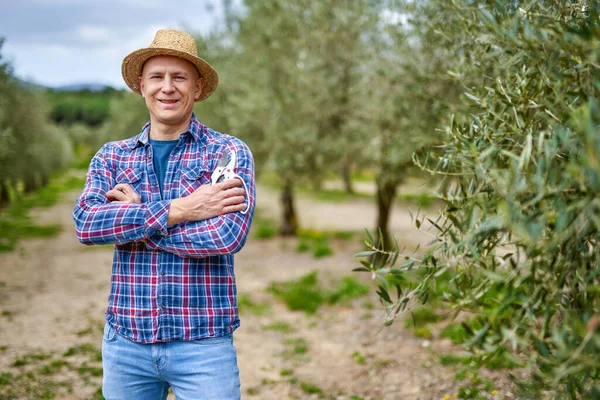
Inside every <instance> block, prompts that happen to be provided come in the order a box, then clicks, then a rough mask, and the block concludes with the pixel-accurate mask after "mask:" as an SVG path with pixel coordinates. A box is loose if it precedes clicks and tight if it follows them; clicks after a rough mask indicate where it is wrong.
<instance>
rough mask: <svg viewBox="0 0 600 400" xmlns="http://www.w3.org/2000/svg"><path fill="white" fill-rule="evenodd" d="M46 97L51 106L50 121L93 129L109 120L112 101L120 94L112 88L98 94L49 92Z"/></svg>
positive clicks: (81, 91)
mask: <svg viewBox="0 0 600 400" xmlns="http://www.w3.org/2000/svg"><path fill="white" fill-rule="evenodd" d="M46 95H47V96H46V97H47V98H48V102H49V104H50V119H51V120H52V121H53V122H54V123H57V124H64V125H71V124H74V123H80V124H84V125H87V126H91V127H93V126H98V125H101V124H102V123H103V122H105V121H106V120H107V119H108V118H109V116H110V102H111V99H112V98H114V97H115V96H116V95H118V92H117V91H116V90H115V89H112V88H106V89H104V90H102V91H98V92H93V91H90V90H80V91H54V90H49V91H48V92H47V94H46Z"/></svg>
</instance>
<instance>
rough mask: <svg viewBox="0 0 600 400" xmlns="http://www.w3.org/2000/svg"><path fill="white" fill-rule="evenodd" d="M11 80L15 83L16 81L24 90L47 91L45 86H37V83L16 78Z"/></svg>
mask: <svg viewBox="0 0 600 400" xmlns="http://www.w3.org/2000/svg"><path fill="white" fill-rule="evenodd" d="M13 79H14V80H15V81H17V83H18V84H19V85H20V86H21V87H24V88H26V89H34V90H46V89H48V87H46V86H43V85H38V84H37V83H33V82H29V81H26V80H23V79H20V78H17V77H16V76H13Z"/></svg>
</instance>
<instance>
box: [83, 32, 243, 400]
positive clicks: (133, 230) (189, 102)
mask: <svg viewBox="0 0 600 400" xmlns="http://www.w3.org/2000/svg"><path fill="white" fill-rule="evenodd" d="M122 72H123V78H124V80H125V82H126V83H127V85H128V86H129V87H130V88H131V89H132V90H133V91H134V92H137V93H139V94H141V95H142V96H143V97H144V99H145V102H146V106H147V108H148V111H149V113H150V121H149V122H148V123H147V124H146V125H145V126H144V127H143V129H142V131H141V133H139V134H138V135H137V136H134V137H132V138H130V139H126V140H121V141H117V142H111V143H107V144H105V145H104V146H103V147H102V149H100V150H99V151H98V153H97V154H96V155H95V156H94V158H93V159H92V161H91V164H90V167H89V171H88V175H87V180H86V184H85V188H84V190H83V193H82V194H81V196H80V198H79V199H78V200H77V204H76V206H75V210H74V211H73V218H74V220H75V225H76V230H77V236H78V238H79V240H80V241H81V242H82V243H84V244H88V245H89V244H107V243H111V244H114V245H115V250H114V258H113V266H112V276H111V290H110V296H109V299H108V308H107V309H106V313H105V316H106V326H105V328H104V340H103V343H102V364H103V369H104V376H103V388H102V392H103V394H104V397H105V398H106V399H108V400H112V399H127V400H135V399H144V400H145V399H165V398H166V397H167V393H168V389H169V387H172V389H173V392H174V393H175V396H176V397H177V399H178V400H186V399H194V400H198V399H207V400H216V399H223V400H230V399H239V397H240V388H239V387H240V381H239V370H238V367H237V356H236V350H235V347H234V346H233V336H232V332H233V331H234V330H235V329H236V328H237V327H238V326H239V318H238V309H237V300H236V285H235V277H234V272H233V254H234V253H235V252H237V251H239V250H240V249H241V248H242V246H243V245H244V243H245V241H246V237H247V235H248V230H249V229H250V224H251V222H252V215H253V212H254V199H255V185H254V163H253V159H252V155H251V153H250V150H249V149H248V147H247V146H246V145H245V144H244V143H243V142H242V141H241V140H239V139H237V138H235V137H232V136H228V135H224V134H221V133H218V132H215V131H213V130H212V129H210V128H208V127H206V126H205V125H203V124H201V123H200V122H199V121H198V120H197V119H196V116H195V115H194V114H193V107H194V103H195V102H196V101H202V100H204V99H206V98H207V97H208V96H210V95H211V94H212V92H214V90H215V89H216V87H217V83H218V76H217V73H216V71H215V70H214V69H213V68H212V67H211V66H210V65H209V64H208V63H207V62H206V61H204V60H203V59H201V58H199V57H198V56H197V47H196V42H195V40H194V38H193V37H192V36H190V35H188V34H186V33H184V32H180V31H175V30H159V31H158V32H157V33H156V36H155V38H154V41H153V42H152V44H151V45H150V47H148V48H145V49H140V50H137V51H134V52H133V53H131V54H130V55H128V56H127V57H125V59H124V60H123V65H122ZM123 112H127V110H123ZM228 152H232V153H233V155H234V156H235V159H236V165H235V166H234V172H235V174H237V176H238V177H239V178H240V179H225V180H223V181H222V182H219V183H214V184H211V172H213V171H214V170H215V169H216V168H217V167H218V166H219V160H220V158H221V157H222V156H223V155H224V154H227V153H228ZM242 181H243V182H242ZM244 187H246V188H247V191H246V190H244Z"/></svg>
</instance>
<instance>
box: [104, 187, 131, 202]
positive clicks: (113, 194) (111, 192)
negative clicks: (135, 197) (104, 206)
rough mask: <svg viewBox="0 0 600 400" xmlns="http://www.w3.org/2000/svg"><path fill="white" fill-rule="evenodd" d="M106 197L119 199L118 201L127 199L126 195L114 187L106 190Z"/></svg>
mask: <svg viewBox="0 0 600 400" xmlns="http://www.w3.org/2000/svg"><path fill="white" fill-rule="evenodd" d="M106 197H107V198H108V199H109V200H119V201H124V200H126V199H127V195H126V194H125V193H123V192H121V191H120V190H116V189H111V190H109V191H108V192H106Z"/></svg>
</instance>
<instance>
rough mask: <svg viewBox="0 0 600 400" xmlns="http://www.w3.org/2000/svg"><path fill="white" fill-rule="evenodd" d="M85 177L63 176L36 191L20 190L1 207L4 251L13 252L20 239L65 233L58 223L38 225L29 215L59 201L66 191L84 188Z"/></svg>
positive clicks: (0, 247)
mask: <svg viewBox="0 0 600 400" xmlns="http://www.w3.org/2000/svg"><path fill="white" fill-rule="evenodd" d="M84 183H85V179H84V178H78V177H73V176H70V177H66V176H60V177H55V178H53V179H52V180H51V181H50V183H49V184H48V185H46V186H44V187H43V188H41V189H39V190H38V191H36V192H34V193H28V194H24V193H20V194H18V195H16V198H15V199H14V201H13V202H12V203H11V204H9V205H7V206H6V207H4V208H2V209H1V210H0V252H3V251H4V252H5V251H12V250H14V248H15V246H16V245H17V243H18V241H19V240H21V239H23V238H28V237H54V236H56V235H57V234H58V233H60V232H61V230H62V228H61V226H60V225H58V224H50V225H38V224H37V223H36V222H35V221H34V220H33V219H32V217H31V216H30V215H29V213H30V211H31V210H32V209H33V208H36V207H50V206H52V205H54V204H56V203H57V202H58V201H59V200H60V197H61V195H62V193H64V192H66V191H69V190H74V189H83V185H84Z"/></svg>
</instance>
